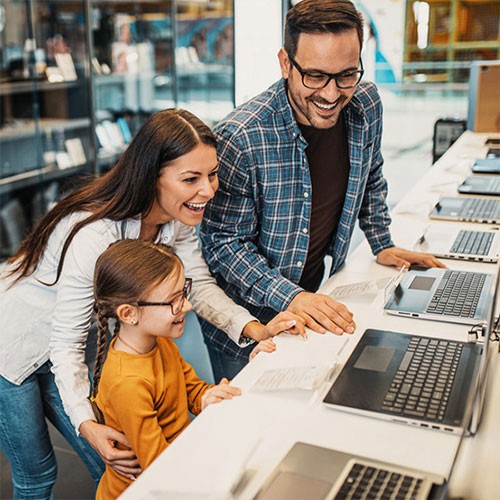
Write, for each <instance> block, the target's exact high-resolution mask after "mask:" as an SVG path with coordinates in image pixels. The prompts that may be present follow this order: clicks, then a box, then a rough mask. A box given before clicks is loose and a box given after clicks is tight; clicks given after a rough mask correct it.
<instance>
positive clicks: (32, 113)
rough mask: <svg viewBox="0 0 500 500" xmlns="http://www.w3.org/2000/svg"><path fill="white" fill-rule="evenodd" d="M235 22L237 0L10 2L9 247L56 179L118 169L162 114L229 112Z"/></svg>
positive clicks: (2, 174) (3, 141)
mask: <svg viewBox="0 0 500 500" xmlns="http://www.w3.org/2000/svg"><path fill="white" fill-rule="evenodd" d="M233 26H234V2H233V1H232V0H206V1H205V0H204V1H203V2H199V1H196V0H193V1H187V0H135V1H134V2H131V1H125V0H2V1H1V2H0V213H1V214H3V215H2V217H0V254H1V255H3V256H5V255H9V252H12V251H14V250H13V249H15V247H16V242H17V243H18V241H17V240H16V238H14V239H13V237H12V235H20V234H24V233H25V231H26V230H29V228H31V227H33V225H34V223H35V222H36V220H37V219H38V218H39V217H40V216H41V215H42V214H43V213H44V212H45V211H46V210H47V209H48V208H49V204H50V203H52V202H53V200H51V201H50V203H49V202H48V201H47V200H48V199H49V198H47V197H46V196H44V195H43V193H45V191H46V190H47V188H48V186H52V185H53V183H54V182H57V184H58V186H59V188H58V190H57V192H58V193H59V194H61V195H62V194H63V192H64V191H65V190H66V189H68V186H71V185H73V184H74V183H75V182H78V179H84V178H85V179H87V178H88V177H89V176H94V175H99V174H100V173H101V172H104V171H106V170H108V169H109V168H111V167H112V166H113V165H114V164H115V163H116V161H117V160H118V159H119V157H120V155H121V154H122V153H123V151H125V149H126V147H127V146H128V144H129V143H130V141H131V140H132V137H133V136H134V134H135V133H136V132H137V130H138V129H139V127H140V126H141V125H142V123H144V121H145V120H146V119H147V118H148V117H149V116H150V115H151V114H152V113H153V112H156V111H158V110H161V109H165V108H169V107H183V108H186V109H188V110H190V111H192V112H193V113H195V114H197V115H198V116H199V117H200V118H201V119H202V120H204V121H205V122H207V123H208V124H213V123H215V122H216V121H217V120H219V119H221V118H222V117H223V116H224V115H225V114H227V113H228V112H229V111H230V110H231V109H232V108H233V107H234V54H233V45H234V43H233ZM50 192H51V193H53V192H54V190H51V191H50ZM33 200H35V201H33ZM6 207H7V208H6ZM13 207H14V208H13ZM19 207H20V208H19ZM4 208H6V210H4ZM20 211H21V212H22V213H23V216H22V217H20V220H22V224H20V225H21V226H22V227H23V229H22V230H19V231H8V230H6V228H5V224H6V222H5V221H6V220H7V219H6V217H7V216H9V217H10V216H11V215H12V216H13V217H15V216H16V214H19V213H20ZM8 214H10V215H8ZM14 223H15V221H14ZM7 225H9V222H7ZM11 226H12V224H11ZM9 235H11V236H9Z"/></svg>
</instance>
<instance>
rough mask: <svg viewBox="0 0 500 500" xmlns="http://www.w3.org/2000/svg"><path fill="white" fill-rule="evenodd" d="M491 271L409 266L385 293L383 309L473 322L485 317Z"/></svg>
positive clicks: (492, 276) (412, 314) (488, 302)
mask: <svg viewBox="0 0 500 500" xmlns="http://www.w3.org/2000/svg"><path fill="white" fill-rule="evenodd" d="M493 281H494V275H493V274H490V273H484V272H474V271H459V270H455V269H439V268H435V267H431V268H422V269H410V270H409V271H408V272H406V273H405V274H404V275H403V277H402V279H401V281H400V282H399V283H398V284H396V286H394V287H393V289H392V290H390V291H389V293H388V298H387V300H386V303H385V306H384V310H385V311H386V312H387V313H389V314H395V315H399V316H409V317H411V318H420V319H430V320H433V321H446V322H448V323H461V324H469V325H475V324H477V323H480V322H482V321H486V319H487V317H488V316H487V315H488V311H489V306H490V303H491V297H492V295H493V292H492V289H491V284H492V282H493Z"/></svg>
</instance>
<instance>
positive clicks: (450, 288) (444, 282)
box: [425, 271, 487, 318]
mask: <svg viewBox="0 0 500 500" xmlns="http://www.w3.org/2000/svg"><path fill="white" fill-rule="evenodd" d="M486 276H487V275H486V274H484V273H472V272H467V271H446V272H445V273H444V275H443V277H442V279H441V281H440V283H439V286H438V287H437V288H436V291H435V292H434V295H433V297H432V299H431V301H430V302H429V305H428V306H427V309H426V310H425V312H427V313H430V314H444V315H446V316H458V317H461V318H473V317H474V316H475V314H476V309H477V305H478V303H479V297H480V296H481V291H482V289H483V286H484V282H485V280H486Z"/></svg>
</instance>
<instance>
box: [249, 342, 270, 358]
mask: <svg viewBox="0 0 500 500" xmlns="http://www.w3.org/2000/svg"><path fill="white" fill-rule="evenodd" d="M275 350H276V344H275V343H274V340H273V339H267V340H261V341H260V342H259V343H258V344H257V345H256V346H255V347H254V348H253V349H252V352H251V353H250V361H252V359H253V358H255V356H257V354H259V352H274V351H275Z"/></svg>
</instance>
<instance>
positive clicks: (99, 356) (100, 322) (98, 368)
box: [90, 304, 119, 424]
mask: <svg viewBox="0 0 500 500" xmlns="http://www.w3.org/2000/svg"><path fill="white" fill-rule="evenodd" d="M96 309H97V353H96V357H95V366H94V375H93V386H92V396H91V398H90V401H91V403H92V408H93V410H94V414H95V416H96V418H97V421H98V422H99V423H100V424H102V423H104V417H103V415H102V412H101V410H100V409H99V407H98V406H97V404H96V402H95V398H96V397H97V392H98V388H99V381H100V380H101V374H102V366H103V364H104V358H105V354H106V346H107V342H106V335H107V333H108V329H109V321H108V317H109V315H108V314H107V312H109V311H106V310H105V307H103V306H102V305H100V304H96ZM116 324H117V325H118V328H119V322H117V323H116ZM116 332H117V328H115V333H116Z"/></svg>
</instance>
